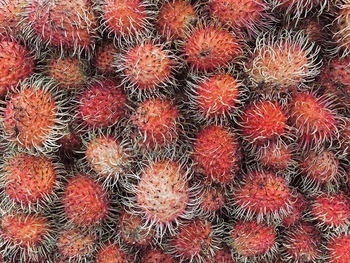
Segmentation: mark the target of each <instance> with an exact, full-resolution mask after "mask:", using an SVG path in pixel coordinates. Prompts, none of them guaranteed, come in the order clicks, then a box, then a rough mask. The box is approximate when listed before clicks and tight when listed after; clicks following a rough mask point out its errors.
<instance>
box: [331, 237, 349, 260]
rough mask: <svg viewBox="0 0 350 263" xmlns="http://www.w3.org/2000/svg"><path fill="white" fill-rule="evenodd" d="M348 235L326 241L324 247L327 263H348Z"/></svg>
mask: <svg viewBox="0 0 350 263" xmlns="http://www.w3.org/2000/svg"><path fill="white" fill-rule="evenodd" d="M349 249H350V234H339V235H337V236H334V237H332V238H330V239H329V240H328V243H327V245H326V251H327V260H328V262H329V263H348V262H349V261H350V254H349Z"/></svg>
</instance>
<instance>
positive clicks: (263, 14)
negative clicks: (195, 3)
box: [208, 0, 275, 37]
mask: <svg viewBox="0 0 350 263" xmlns="http://www.w3.org/2000/svg"><path fill="white" fill-rule="evenodd" d="M208 10H209V14H210V17H211V18H213V19H215V20H218V21H220V23H221V24H222V25H223V26H228V27H230V28H233V30H234V31H235V32H237V33H240V32H244V33H246V34H247V35H248V36H249V37H255V36H257V35H258V34H259V33H261V32H262V31H266V30H267V29H269V28H271V26H272V24H273V22H275V19H274V18H273V16H272V15H271V13H270V6H269V4H268V3H267V1H265V0H240V1H237V0H210V1H209V2H208Z"/></svg>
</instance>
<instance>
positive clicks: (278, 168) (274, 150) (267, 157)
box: [255, 139, 296, 173]
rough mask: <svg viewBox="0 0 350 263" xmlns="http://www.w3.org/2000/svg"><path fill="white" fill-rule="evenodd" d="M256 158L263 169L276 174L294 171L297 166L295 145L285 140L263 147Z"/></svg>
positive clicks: (259, 149) (275, 141)
mask: <svg viewBox="0 0 350 263" xmlns="http://www.w3.org/2000/svg"><path fill="white" fill-rule="evenodd" d="M255 157H256V159H257V161H258V163H259V164H260V165H261V166H262V167H264V168H266V169H268V170H272V171H274V172H276V173H283V172H285V171H287V172H288V171H289V170H291V171H292V170H293V168H294V167H295V166H296V160H295V149H294V144H293V143H289V142H285V140H283V139H277V140H274V141H272V142H269V143H267V144H265V145H262V146H261V147H259V148H258V150H257V153H256V156H255Z"/></svg>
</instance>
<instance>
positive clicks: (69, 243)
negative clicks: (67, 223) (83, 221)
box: [56, 228, 97, 262]
mask: <svg viewBox="0 0 350 263" xmlns="http://www.w3.org/2000/svg"><path fill="white" fill-rule="evenodd" d="M96 242H97V238H96V236H95V235H94V234H93V233H91V232H86V231H82V230H81V229H79V228H68V229H66V228H63V229H61V230H60V231H59V233H58V237H57V243H56V246H57V254H58V255H57V258H59V259H64V260H65V262H67V261H68V262H72V261H74V260H75V261H79V260H87V259H91V257H92V254H93V253H94V252H95V251H96Z"/></svg>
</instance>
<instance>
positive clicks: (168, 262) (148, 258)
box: [142, 247, 175, 263]
mask: <svg viewBox="0 0 350 263" xmlns="http://www.w3.org/2000/svg"><path fill="white" fill-rule="evenodd" d="M142 262H143V263H175V261H174V260H173V259H172V257H171V256H170V255H168V254H166V253H165V252H164V251H163V250H161V249H159V248H152V247H149V248H148V249H146V250H145V252H144V253H143V254H142Z"/></svg>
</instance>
